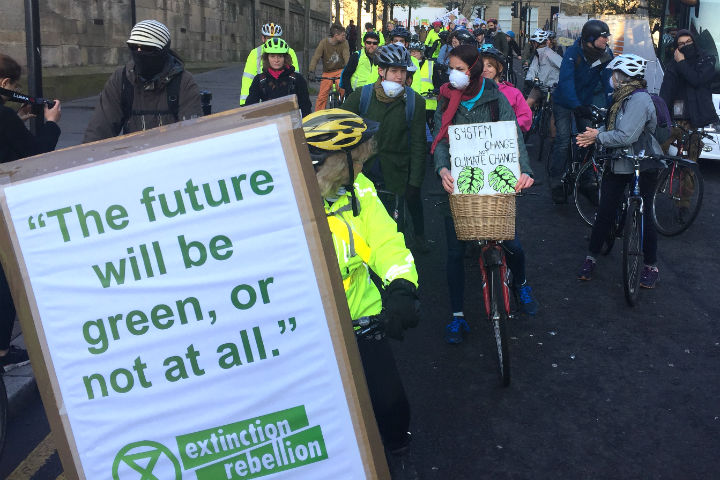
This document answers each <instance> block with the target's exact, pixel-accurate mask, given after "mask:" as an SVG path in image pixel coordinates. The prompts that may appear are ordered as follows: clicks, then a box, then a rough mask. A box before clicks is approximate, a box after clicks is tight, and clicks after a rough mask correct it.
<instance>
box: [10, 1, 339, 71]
mask: <svg viewBox="0 0 720 480" xmlns="http://www.w3.org/2000/svg"><path fill="white" fill-rule="evenodd" d="M2 3H3V9H2V10H3V14H2V15H0V51H1V52H3V53H5V54H8V55H10V56H12V57H13V58H15V59H16V60H17V61H18V62H20V63H22V64H23V65H24V64H25V63H26V58H27V54H26V49H25V9H24V3H25V2H24V0H2ZM133 3H134V4H135V18H136V20H137V21H140V20H145V19H155V20H159V21H161V22H163V23H164V24H165V25H167V26H168V28H169V29H170V33H171V39H172V40H171V41H172V48H173V50H175V51H176V52H177V53H178V54H179V55H180V56H181V57H182V58H183V59H184V60H185V61H186V62H188V63H192V64H207V65H218V64H223V63H231V62H242V61H244V60H245V58H246V56H247V54H248V52H249V51H250V49H252V48H253V47H255V46H256V45H257V44H258V43H259V41H260V38H259V36H260V26H261V25H262V24H263V23H266V22H276V23H280V24H281V25H282V27H283V30H284V38H285V39H286V40H287V41H288V43H289V44H290V45H291V46H292V47H293V48H295V50H296V51H298V52H300V51H301V50H302V47H303V40H304V38H303V35H304V32H305V28H304V8H303V7H304V1H298V0H135V1H134V2H131V0H39V4H40V25H41V28H40V32H41V33H40V35H41V43H42V63H43V69H44V70H46V72H45V74H47V73H48V71H50V72H53V73H54V74H59V75H62V74H63V73H62V72H63V71H65V72H68V73H72V74H83V73H97V72H105V71H110V70H112V69H113V68H114V67H116V66H117V65H119V64H122V63H124V62H125V61H126V60H127V59H128V58H129V52H128V49H127V46H126V44H125V41H126V40H127V38H128V35H129V33H130V29H131V28H132V11H131V8H132V4H133ZM310 10H311V13H310V31H309V32H308V33H309V36H310V46H311V52H312V51H313V50H314V48H315V46H316V45H317V44H318V42H320V40H321V39H322V38H323V37H325V36H326V35H327V34H328V30H329V26H330V0H311V2H310ZM253 20H254V21H253ZM253 24H254V28H253Z"/></svg>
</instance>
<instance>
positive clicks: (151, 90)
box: [83, 20, 202, 143]
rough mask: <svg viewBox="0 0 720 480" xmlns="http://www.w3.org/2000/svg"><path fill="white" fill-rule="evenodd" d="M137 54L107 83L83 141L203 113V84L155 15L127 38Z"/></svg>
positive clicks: (108, 136) (134, 28)
mask: <svg viewBox="0 0 720 480" xmlns="http://www.w3.org/2000/svg"><path fill="white" fill-rule="evenodd" d="M127 44H128V47H129V48H130V54H131V55H132V59H131V60H130V61H129V62H128V63H127V64H126V65H125V66H122V67H119V68H118V69H117V70H115V72H114V73H113V74H112V76H111V77H110V78H109V79H108V81H107V82H106V83H105V87H104V88H103V91H102V92H101V93H100V97H99V99H98V103H97V104H96V106H95V111H94V112H93V116H92V118H91V119H90V123H89V124H88V126H87V129H86V130H85V137H84V138H83V143H88V142H94V141H97V140H103V139H105V138H110V137H114V136H117V135H120V134H121V133H123V134H128V133H132V132H137V131H141V130H147V129H150V128H155V127H159V126H161V125H167V124H170V123H175V122H178V121H180V120H186V119H189V118H194V117H198V116H201V115H202V107H201V105H200V88H199V87H198V85H197V83H195V80H194V79H193V76H192V75H191V74H190V73H189V72H186V71H185V69H184V65H183V62H182V61H181V60H180V59H179V58H178V57H177V55H176V54H175V53H174V52H173V51H172V50H170V31H169V30H168V28H167V27H166V26H165V25H163V24H162V23H160V22H158V21H155V20H143V21H141V22H139V23H138V24H136V25H135V26H134V27H133V29H132V31H131V32H130V39H129V40H128V41H127Z"/></svg>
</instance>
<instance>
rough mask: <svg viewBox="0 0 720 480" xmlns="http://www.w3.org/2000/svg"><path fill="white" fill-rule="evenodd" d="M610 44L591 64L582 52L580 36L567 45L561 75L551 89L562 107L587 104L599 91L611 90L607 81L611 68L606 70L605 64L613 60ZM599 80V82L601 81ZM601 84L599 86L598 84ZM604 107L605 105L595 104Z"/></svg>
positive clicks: (607, 91)
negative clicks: (556, 84)
mask: <svg viewBox="0 0 720 480" xmlns="http://www.w3.org/2000/svg"><path fill="white" fill-rule="evenodd" d="M612 58H613V54H612V50H610V48H605V53H603V54H602V56H601V57H600V58H599V59H598V60H596V61H595V62H594V63H592V64H590V63H589V62H588V61H587V59H585V55H583V51H582V46H581V45H580V39H579V38H578V39H577V40H576V41H575V43H574V44H573V45H572V46H570V47H568V48H567V50H566V51H565V55H564V56H563V60H562V64H561V65H560V79H559V80H558V86H557V88H556V89H555V90H554V91H553V101H554V102H555V103H557V104H559V105H562V106H563V107H565V108H569V109H571V110H572V109H574V108H575V107H579V106H580V105H590V104H592V103H593V97H594V96H595V94H596V93H597V92H598V91H600V92H601V91H603V90H604V91H605V93H606V97H608V96H609V95H610V94H612V89H611V88H610V85H609V84H608V81H609V79H610V75H611V74H612V72H611V71H610V70H607V69H606V68H605V67H607V64H608V63H610V60H612ZM600 82H602V84H601V83H600ZM601 85H602V86H601ZM598 106H599V107H604V106H605V105H598Z"/></svg>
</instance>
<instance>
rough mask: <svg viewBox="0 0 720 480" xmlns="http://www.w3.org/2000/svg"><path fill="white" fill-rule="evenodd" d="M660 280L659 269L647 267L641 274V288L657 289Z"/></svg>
mask: <svg viewBox="0 0 720 480" xmlns="http://www.w3.org/2000/svg"><path fill="white" fill-rule="evenodd" d="M658 278H660V272H658V269H657V267H651V266H649V265H645V268H643V271H642V273H641V274H640V286H641V287H643V288H655V283H657V281H658Z"/></svg>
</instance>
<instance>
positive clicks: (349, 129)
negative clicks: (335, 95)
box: [303, 108, 379, 163]
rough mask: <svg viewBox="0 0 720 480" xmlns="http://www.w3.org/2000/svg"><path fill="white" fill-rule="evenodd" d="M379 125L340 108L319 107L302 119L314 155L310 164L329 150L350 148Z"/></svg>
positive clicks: (371, 134)
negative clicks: (320, 108)
mask: <svg viewBox="0 0 720 480" xmlns="http://www.w3.org/2000/svg"><path fill="white" fill-rule="evenodd" d="M378 126H379V124H378V123H377V122H373V121H372V120H365V119H363V118H362V117H360V116H359V115H356V114H354V113H352V112H349V111H347V110H343V109H341V108H330V109H328V110H320V111H319V112H315V113H311V114H310V115H308V116H306V117H305V118H303V130H304V131H305V138H306V139H307V143H308V145H309V146H310V153H311V154H313V155H312V156H313V163H317V162H318V161H319V160H320V159H322V158H324V157H326V156H327V155H329V154H331V153H334V152H340V151H343V150H344V151H348V150H352V149H353V148H355V147H356V146H358V145H360V144H361V143H363V142H364V141H365V140H367V139H369V138H370V137H372V136H373V135H374V134H375V133H376V132H377V130H378ZM315 157H319V158H317V159H316V158H315Z"/></svg>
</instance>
